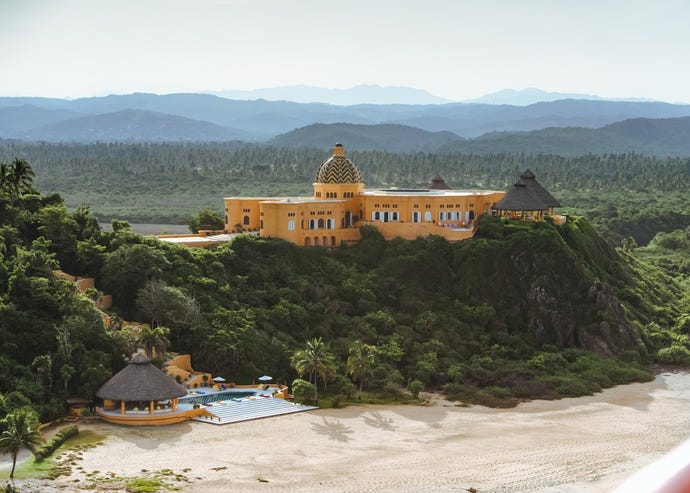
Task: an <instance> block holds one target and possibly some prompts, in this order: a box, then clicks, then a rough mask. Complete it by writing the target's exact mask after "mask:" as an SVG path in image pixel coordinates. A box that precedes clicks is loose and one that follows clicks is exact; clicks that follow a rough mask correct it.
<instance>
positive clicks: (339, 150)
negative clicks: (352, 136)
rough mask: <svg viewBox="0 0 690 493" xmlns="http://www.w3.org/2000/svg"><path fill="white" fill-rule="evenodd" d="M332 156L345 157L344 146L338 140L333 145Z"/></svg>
mask: <svg viewBox="0 0 690 493" xmlns="http://www.w3.org/2000/svg"><path fill="white" fill-rule="evenodd" d="M333 157H345V148H344V147H343V145H342V144H341V143H340V142H338V143H336V144H335V145H334V146H333Z"/></svg>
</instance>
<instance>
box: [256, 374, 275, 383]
mask: <svg viewBox="0 0 690 493" xmlns="http://www.w3.org/2000/svg"><path fill="white" fill-rule="evenodd" d="M269 380H273V377H269V376H268V375H264V376H263V377H259V381H260V382H268V381H269Z"/></svg>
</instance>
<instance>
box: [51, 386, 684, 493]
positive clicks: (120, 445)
mask: <svg viewBox="0 0 690 493" xmlns="http://www.w3.org/2000/svg"><path fill="white" fill-rule="evenodd" d="M689 409H690V374H687V373H675V374H672V373H664V374H662V375H659V376H657V378H656V379H655V380H654V381H653V382H649V383H642V384H632V385H626V386H620V387H616V388H613V389H608V390H605V391H604V392H602V393H600V394H597V395H595V396H591V397H581V398H575V399H562V400H559V401H532V402H528V403H523V404H521V405H519V406H518V407H517V408H514V409H509V410H501V409H489V408H485V407H480V406H471V407H459V406H456V405H455V404H453V403H447V402H445V401H443V400H439V401H437V402H435V403H434V405H432V406H428V407H426V406H352V407H348V408H344V409H333V410H317V411H312V412H307V413H302V414H296V415H291V416H285V417H277V418H267V419H262V420H257V421H251V422H245V423H238V424H233V425H226V426H213V425H209V424H203V423H196V422H192V423H184V424H180V425H174V426H170V427H163V428H152V427H147V428H125V427H118V426H111V425H108V424H105V423H94V424H93V425H86V426H85V425H82V428H86V427H87V426H88V427H91V428H93V429H94V430H95V431H97V432H99V433H103V434H107V435H109V438H108V439H107V441H106V443H105V444H104V445H102V446H99V447H97V448H94V449H91V450H88V451H86V452H85V453H84V455H83V461H81V462H80V466H81V467H83V471H75V472H74V473H73V474H72V476H70V477H67V478H61V479H60V480H58V481H57V482H55V483H53V484H52V486H55V487H58V488H60V490H61V491H72V490H74V491H77V489H76V488H75V483H74V482H73V481H74V480H75V479H84V478H85V474H86V473H88V472H90V471H100V472H101V473H106V472H112V473H115V474H116V475H118V476H138V475H141V474H142V473H141V470H142V469H148V470H157V469H163V468H169V469H172V470H174V471H175V472H179V471H182V470H183V469H185V468H189V471H188V472H185V474H186V475H187V477H189V478H190V480H191V481H192V482H191V484H188V485H186V486H184V487H183V488H182V490H181V491H185V492H199V493H201V492H203V493H211V492H225V491H230V490H232V491H266V492H278V491H290V492H293V491H296V492H312V491H320V492H323V491H325V492H343V491H352V492H367V491H371V492H373V491H376V492H379V491H385V492H410V493H411V492H418V491H465V490H466V489H470V488H475V489H476V490H477V491H478V492H481V493H485V492H531V491H542V492H550V493H555V492H581V491H587V492H607V491H611V490H613V489H615V488H616V486H618V485H620V484H621V483H623V482H624V481H625V480H626V479H627V478H628V477H629V476H631V475H632V474H633V473H634V472H636V471H638V470H639V469H641V468H642V467H644V466H645V465H647V464H649V463H651V462H653V461H655V460H656V459H658V458H659V457H661V456H663V455H664V454H666V453H668V452H669V451H670V450H672V449H673V448H675V447H676V446H678V445H679V444H681V443H682V442H684V441H685V440H686V439H687V438H688V437H690V413H689V412H688V410H689ZM689 460H690V459H689ZM259 478H261V479H263V480H266V481H267V482H260V481H259Z"/></svg>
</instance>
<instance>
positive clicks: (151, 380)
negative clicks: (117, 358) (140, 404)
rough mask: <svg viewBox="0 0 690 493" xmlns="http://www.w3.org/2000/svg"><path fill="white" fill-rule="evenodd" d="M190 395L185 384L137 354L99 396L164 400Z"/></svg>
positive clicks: (102, 389)
mask: <svg viewBox="0 0 690 493" xmlns="http://www.w3.org/2000/svg"><path fill="white" fill-rule="evenodd" d="M185 395H187V391H186V390H185V388H184V387H182V385H180V384H178V383H177V382H176V381H175V380H173V379H172V378H170V375H168V374H166V373H164V372H163V371H161V370H159V369H158V368H156V367H155V366H154V365H153V363H151V360H150V359H149V358H147V357H145V356H143V355H141V354H137V355H136V356H135V357H134V358H132V360H131V361H130V362H129V364H128V365H127V366H126V367H125V368H123V369H122V370H121V371H120V372H118V373H117V374H116V375H115V376H113V378H111V379H110V380H108V381H107V382H106V383H104V384H103V385H102V386H101V388H100V389H98V390H97V391H96V397H98V398H99V399H109V400H113V401H126V402H132V401H161V400H166V399H174V398H176V397H182V396H185Z"/></svg>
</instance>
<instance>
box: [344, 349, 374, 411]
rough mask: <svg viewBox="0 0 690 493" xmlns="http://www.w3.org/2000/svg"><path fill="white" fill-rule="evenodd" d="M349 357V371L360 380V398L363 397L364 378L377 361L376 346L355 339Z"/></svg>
mask: <svg viewBox="0 0 690 493" xmlns="http://www.w3.org/2000/svg"><path fill="white" fill-rule="evenodd" d="M349 353H350V356H348V358H347V372H348V373H349V374H350V375H351V376H352V378H354V379H355V380H359V397H358V398H359V399H361V398H362V386H363V385H364V380H366V378H367V377H368V376H369V375H370V374H371V368H372V367H373V366H374V362H375V361H376V348H375V347H374V346H370V345H369V344H364V343H363V342H362V341H355V342H354V344H352V346H350V350H349Z"/></svg>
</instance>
